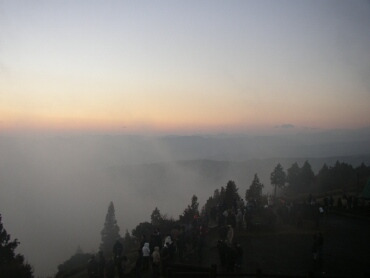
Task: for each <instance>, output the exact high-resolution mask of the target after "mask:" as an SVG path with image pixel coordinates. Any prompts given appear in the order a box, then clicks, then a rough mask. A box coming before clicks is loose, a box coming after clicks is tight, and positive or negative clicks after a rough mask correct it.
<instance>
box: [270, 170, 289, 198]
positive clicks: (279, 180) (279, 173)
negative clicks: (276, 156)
mask: <svg viewBox="0 0 370 278" xmlns="http://www.w3.org/2000/svg"><path fill="white" fill-rule="evenodd" d="M270 180H271V184H272V185H273V186H275V198H276V188H277V187H279V188H283V187H284V185H285V180H286V174H285V172H284V169H283V167H282V166H281V164H280V163H279V164H278V165H276V167H275V169H274V171H273V172H272V173H271V175H270Z"/></svg>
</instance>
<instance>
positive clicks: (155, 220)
mask: <svg viewBox="0 0 370 278" xmlns="http://www.w3.org/2000/svg"><path fill="white" fill-rule="evenodd" d="M150 219H151V221H152V225H153V226H158V225H160V223H161V220H163V217H162V215H161V212H160V211H159V209H158V208H157V207H156V208H155V209H154V210H153V212H152V214H151V215H150Z"/></svg>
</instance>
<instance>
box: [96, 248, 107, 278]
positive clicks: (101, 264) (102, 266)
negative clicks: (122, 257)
mask: <svg viewBox="0 0 370 278" xmlns="http://www.w3.org/2000/svg"><path fill="white" fill-rule="evenodd" d="M105 264H106V262H105V258H104V254H103V251H99V260H98V274H99V278H104V269H105Z"/></svg>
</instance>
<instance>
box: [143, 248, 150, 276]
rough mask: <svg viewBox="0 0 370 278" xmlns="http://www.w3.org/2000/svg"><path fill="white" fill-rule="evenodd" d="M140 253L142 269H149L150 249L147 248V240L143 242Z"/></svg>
mask: <svg viewBox="0 0 370 278" xmlns="http://www.w3.org/2000/svg"><path fill="white" fill-rule="evenodd" d="M142 253H143V270H148V269H149V260H150V249H149V243H148V242H145V243H144V247H143V249H142Z"/></svg>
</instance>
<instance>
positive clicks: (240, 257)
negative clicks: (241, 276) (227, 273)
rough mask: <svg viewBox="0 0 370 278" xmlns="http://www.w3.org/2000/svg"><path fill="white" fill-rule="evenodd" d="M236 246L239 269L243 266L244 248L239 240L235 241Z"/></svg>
mask: <svg viewBox="0 0 370 278" xmlns="http://www.w3.org/2000/svg"><path fill="white" fill-rule="evenodd" d="M234 248H235V250H236V264H235V265H236V267H237V269H238V270H240V268H241V266H242V259H243V248H242V247H241V245H240V244H239V243H237V242H234Z"/></svg>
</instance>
